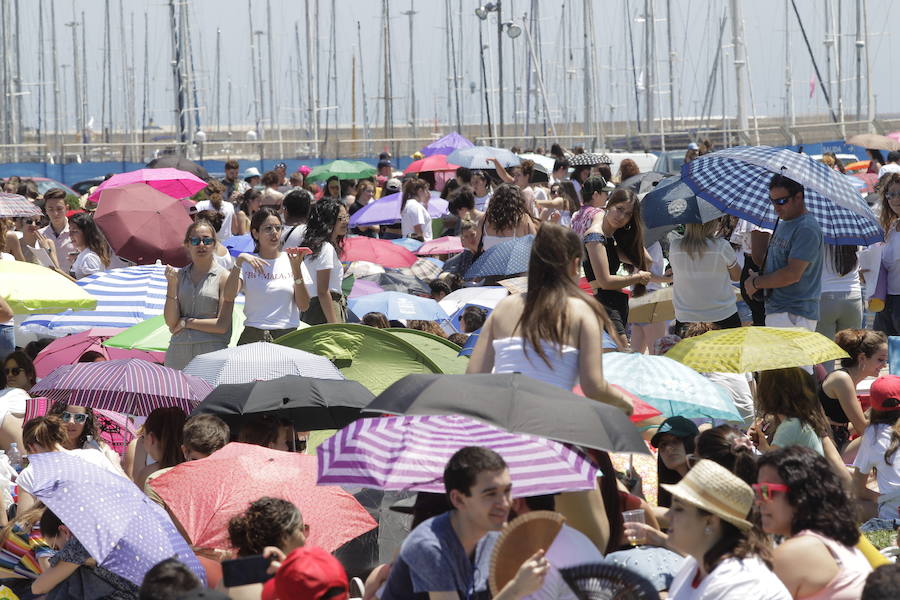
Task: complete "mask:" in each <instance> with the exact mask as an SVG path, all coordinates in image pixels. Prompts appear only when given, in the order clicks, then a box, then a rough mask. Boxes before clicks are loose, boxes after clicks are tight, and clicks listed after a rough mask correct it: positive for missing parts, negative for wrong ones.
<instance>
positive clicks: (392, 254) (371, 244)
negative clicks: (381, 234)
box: [341, 236, 416, 268]
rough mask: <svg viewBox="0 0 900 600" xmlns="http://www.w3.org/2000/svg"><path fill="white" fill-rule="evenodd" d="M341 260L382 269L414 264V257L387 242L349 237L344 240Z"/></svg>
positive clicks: (401, 248)
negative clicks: (360, 262) (368, 263)
mask: <svg viewBox="0 0 900 600" xmlns="http://www.w3.org/2000/svg"><path fill="white" fill-rule="evenodd" d="M341 260H342V261H345V262H351V261H354V260H365V261H369V262H373V263H375V264H378V265H381V266H382V267H393V268H396V267H409V266H411V265H412V264H413V263H415V262H416V255H415V254H413V253H412V252H410V251H409V250H407V249H406V248H404V247H403V246H400V245H399V244H392V243H391V242H390V241H388V240H379V239H375V238H370V237H364V236H354V237H349V238H347V239H345V240H344V251H343V252H342V253H341Z"/></svg>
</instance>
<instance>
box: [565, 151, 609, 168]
mask: <svg viewBox="0 0 900 600" xmlns="http://www.w3.org/2000/svg"><path fill="white" fill-rule="evenodd" d="M569 164H570V165H571V166H573V167H593V166H594V165H611V164H612V160H610V158H609V157H608V156H607V155H605V154H598V153H595V152H582V153H581V154H573V155H572V156H570V157H569Z"/></svg>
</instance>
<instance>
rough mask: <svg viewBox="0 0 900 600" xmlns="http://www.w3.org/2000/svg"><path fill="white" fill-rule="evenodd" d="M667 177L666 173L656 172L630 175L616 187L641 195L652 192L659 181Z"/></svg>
mask: <svg viewBox="0 0 900 600" xmlns="http://www.w3.org/2000/svg"><path fill="white" fill-rule="evenodd" d="M668 177H669V175H668V174H666V173H658V172H656V171H647V172H646V173H638V174H637V175H632V176H631V177H629V178H628V179H626V180H625V181H623V182H621V183H620V184H619V185H617V186H616V187H618V188H624V189H626V190H631V191H632V192H634V193H635V194H638V195H642V194H646V193H648V192H651V191H653V189H654V188H655V187H656V186H657V185H659V183H660V182H661V181H663V180H664V179H667V178H668Z"/></svg>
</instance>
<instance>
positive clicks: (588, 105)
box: [581, 0, 594, 135]
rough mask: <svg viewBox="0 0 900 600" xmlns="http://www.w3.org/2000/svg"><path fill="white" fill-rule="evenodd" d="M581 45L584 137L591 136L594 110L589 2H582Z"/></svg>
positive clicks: (583, 0) (588, 0)
mask: <svg viewBox="0 0 900 600" xmlns="http://www.w3.org/2000/svg"><path fill="white" fill-rule="evenodd" d="M582 9H583V10H582V19H581V25H582V45H583V48H582V50H583V52H582V57H583V64H584V69H583V72H584V90H583V91H584V126H583V127H582V133H583V134H584V135H590V134H591V128H592V126H591V121H592V118H593V114H594V110H593V100H594V99H593V94H591V87H592V86H591V75H592V74H593V69H591V66H590V65H591V53H590V43H589V37H590V35H591V33H592V32H591V31H590V30H589V29H588V27H589V23H590V22H591V20H590V12H591V2H590V0H582Z"/></svg>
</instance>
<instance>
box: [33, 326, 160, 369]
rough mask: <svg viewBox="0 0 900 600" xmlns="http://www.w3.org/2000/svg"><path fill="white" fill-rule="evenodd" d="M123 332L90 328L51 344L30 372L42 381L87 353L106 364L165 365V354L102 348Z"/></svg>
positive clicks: (106, 328)
mask: <svg viewBox="0 0 900 600" xmlns="http://www.w3.org/2000/svg"><path fill="white" fill-rule="evenodd" d="M123 331H125V330H124V329H120V328H117V327H92V328H91V329H88V330H87V331H82V332H81V333H76V334H74V335H67V336H65V337H61V338H58V339H55V340H53V341H52V342H50V344H49V345H48V346H47V347H46V348H44V349H43V350H41V351H40V353H38V355H37V357H36V358H35V359H34V369H35V371H36V372H37V376H38V377H41V378H43V377H46V376H47V375H49V374H50V373H51V372H52V371H53V370H55V369H56V368H57V367H61V366H62V365H71V364H74V363H75V362H77V361H78V359H79V358H80V357H81V355H82V354H84V353H85V352H91V351H93V352H99V353H100V354H102V355H103V357H104V358H106V360H115V359H118V358H139V359H141V360H146V361H148V362H152V363H157V364H160V365H161V364H163V362H165V360H166V353H165V352H149V351H147V350H126V349H125V348H107V347H105V346H103V345H102V343H103V342H105V341H106V340H107V339H109V338H111V337H112V336H114V335H116V334H119V333H122V332H123Z"/></svg>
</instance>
